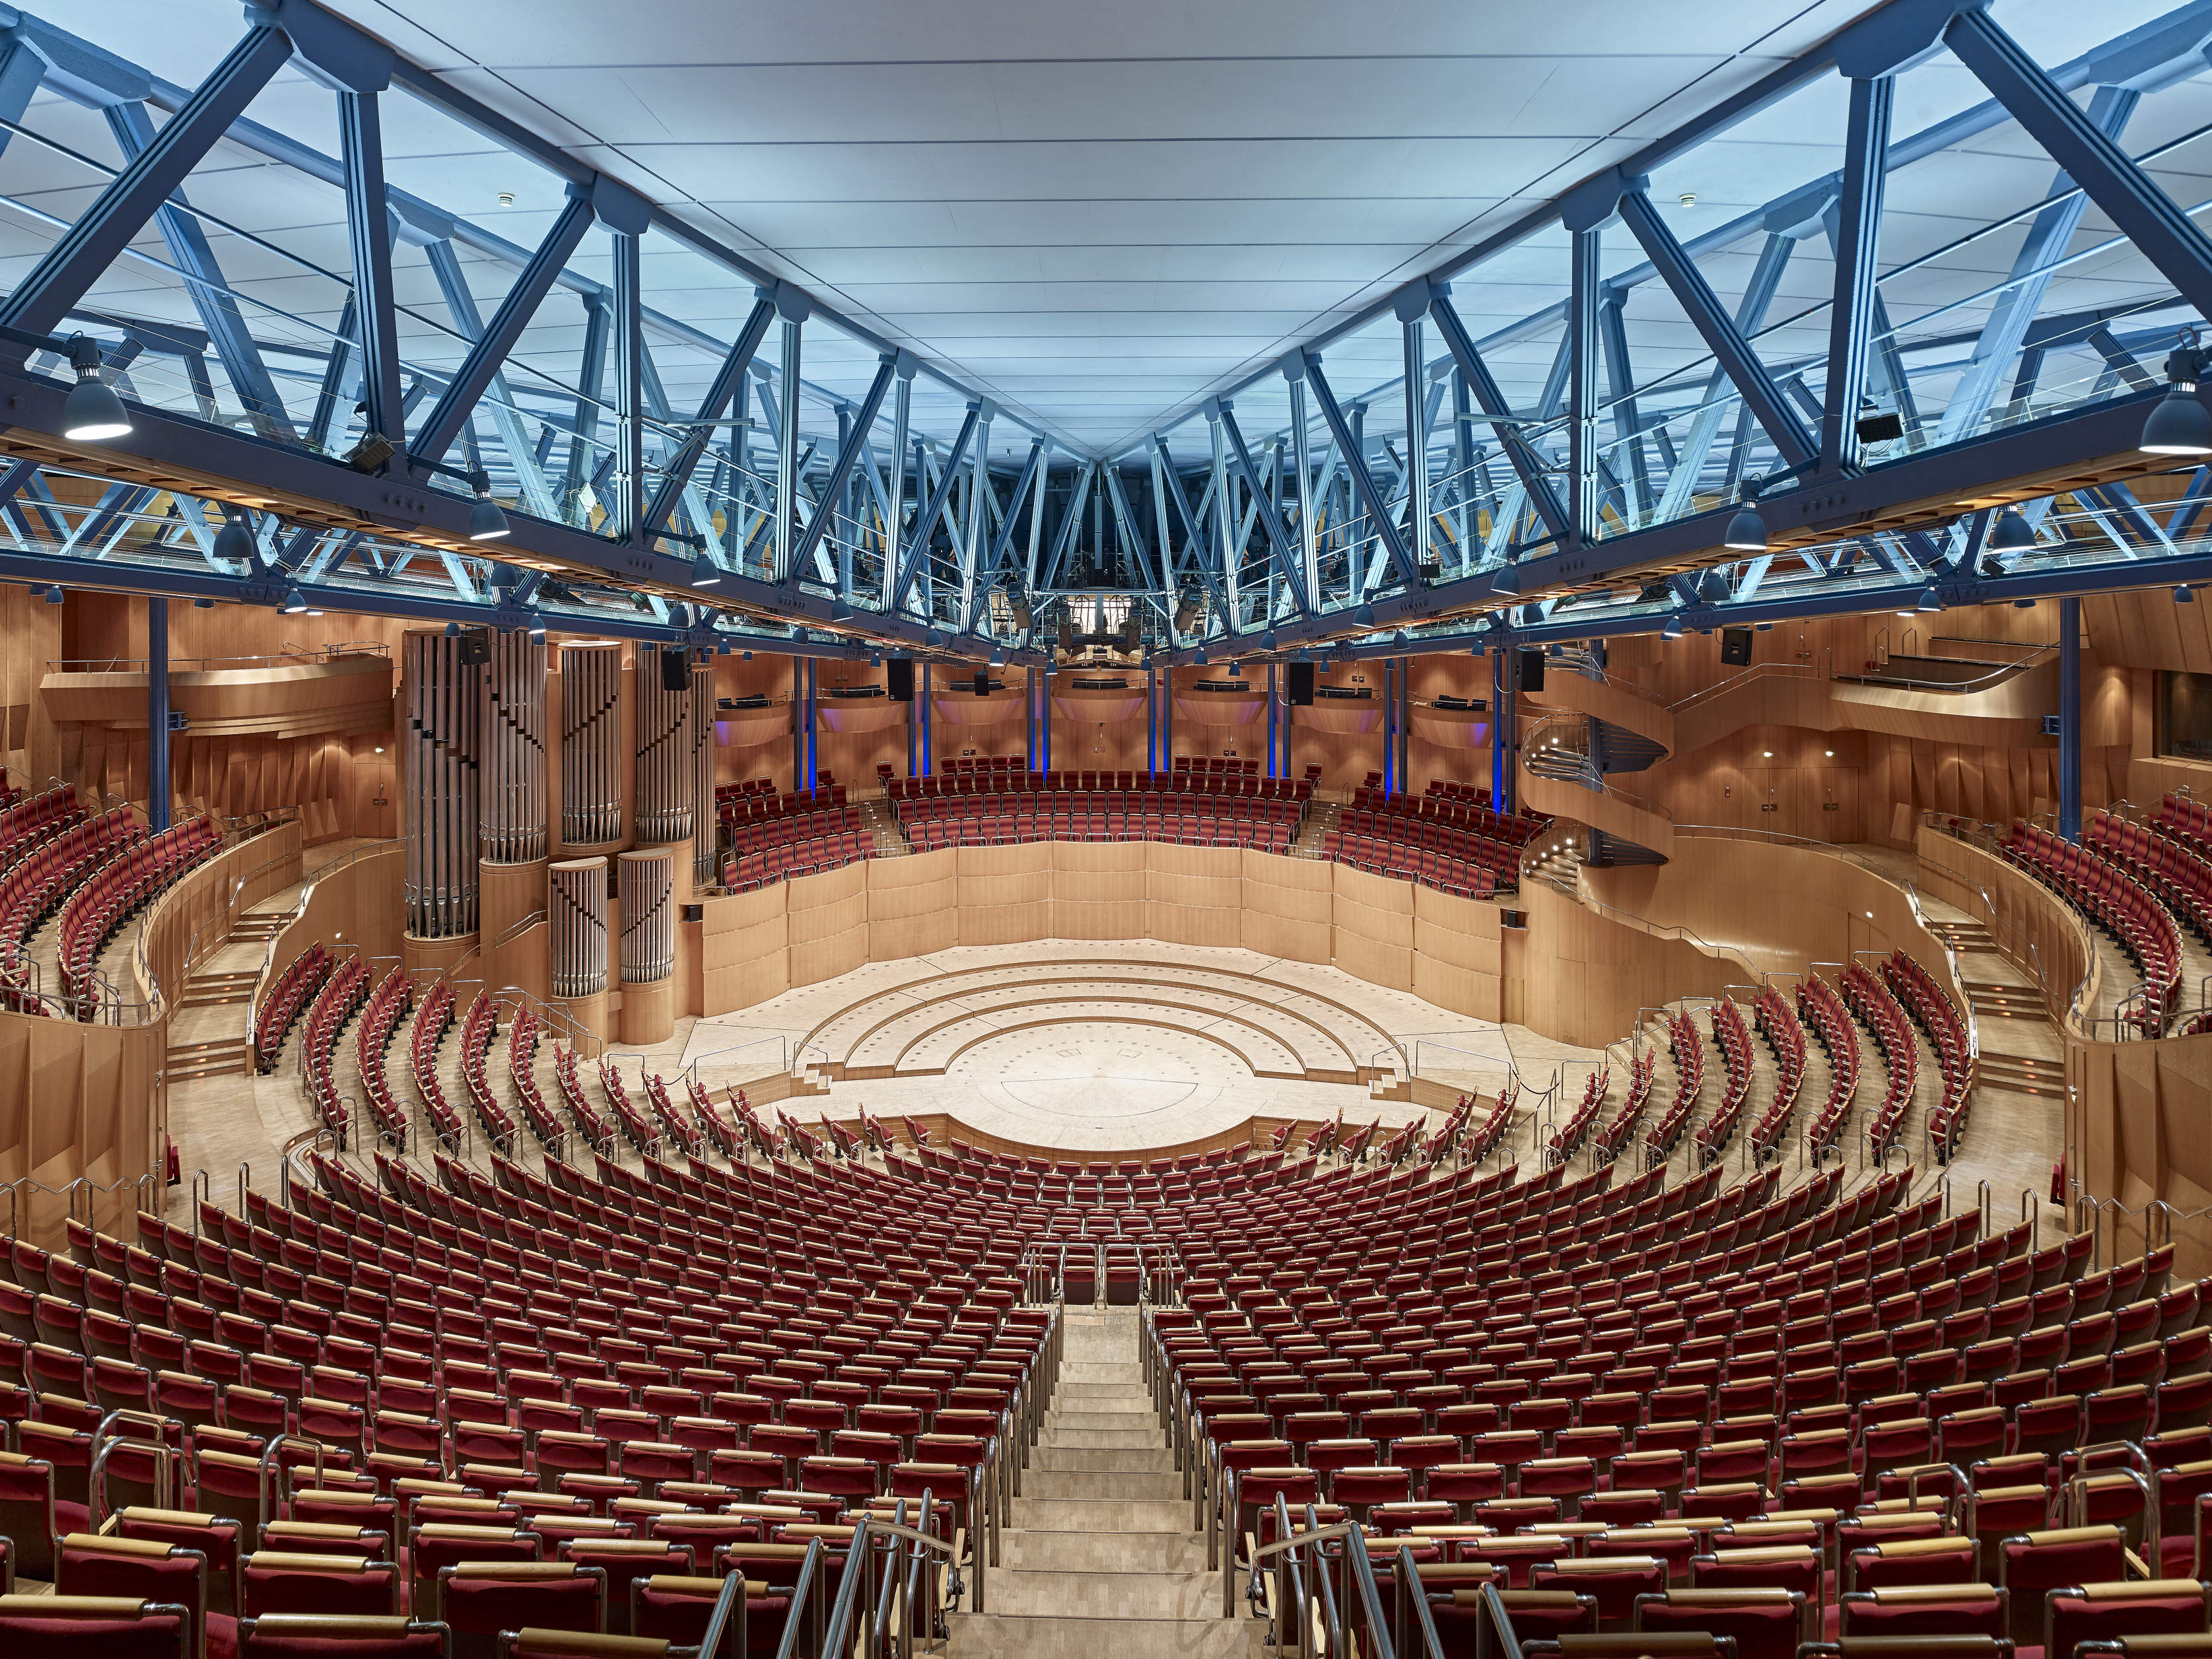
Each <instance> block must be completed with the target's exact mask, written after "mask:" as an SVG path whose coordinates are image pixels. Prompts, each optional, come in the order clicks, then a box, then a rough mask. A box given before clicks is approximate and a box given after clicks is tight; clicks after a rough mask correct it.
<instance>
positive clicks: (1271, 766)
mask: <svg viewBox="0 0 2212 1659" xmlns="http://www.w3.org/2000/svg"><path fill="white" fill-rule="evenodd" d="M1275 672H1276V670H1275V665H1274V664H1273V663H1269V664H1268V665H1267V775H1268V776H1269V777H1271V778H1272V777H1274V776H1276V775H1277V772H1276V766H1275V707H1276V705H1275Z"/></svg>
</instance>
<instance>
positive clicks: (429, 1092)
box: [407, 980, 461, 1149]
mask: <svg viewBox="0 0 2212 1659" xmlns="http://www.w3.org/2000/svg"><path fill="white" fill-rule="evenodd" d="M452 1024H453V987H452V986H451V985H449V984H447V982H446V981H444V980H439V981H436V982H435V983H434V984H433V985H432V986H431V987H430V988H429V989H428V990H427V991H425V992H424V993H423V994H422V1003H421V1005H420V1006H418V1007H417V1008H416V1011H415V1024H414V1027H413V1029H412V1030H410V1032H409V1034H408V1038H407V1069H408V1074H409V1075H410V1077H411V1078H413V1079H414V1081H415V1095H416V1099H418V1100H420V1101H421V1102H422V1111H423V1115H425V1116H427V1117H428V1119H429V1120H430V1133H432V1134H433V1135H435V1137H436V1138H437V1140H438V1144H439V1145H440V1146H445V1147H447V1148H448V1149H451V1148H454V1147H458V1146H459V1145H460V1144H461V1118H460V1114H459V1113H458V1112H456V1111H455V1110H454V1109H453V1103H452V1102H450V1101H448V1100H447V1098H446V1091H445V1087H444V1085H441V1083H440V1082H439V1081H438V1046H439V1044H441V1042H444V1041H445V1037H446V1031H447V1027H449V1026H451V1025H452Z"/></svg>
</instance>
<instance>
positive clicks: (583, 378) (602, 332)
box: [559, 297, 704, 520]
mask: <svg viewBox="0 0 2212 1659" xmlns="http://www.w3.org/2000/svg"><path fill="white" fill-rule="evenodd" d="M613 309H614V302H613V301H611V299H605V298H598V297H592V298H586V301H584V349H583V351H582V353H581V357H580V362H579V365H578V368H577V371H576V425H575V430H574V432H573V433H571V434H570V435H569V438H568V476H567V477H565V478H564V479H563V480H562V485H561V501H560V508H561V511H560V513H559V516H560V517H561V518H562V519H564V520H566V519H568V518H569V517H570V516H571V515H578V514H580V513H582V511H583V507H582V506H581V503H580V497H581V496H582V495H583V493H584V488H585V486H586V484H587V483H590V481H591V477H592V471H594V468H595V465H596V463H594V462H593V461H592V449H593V447H595V445H596V444H597V441H598V438H599V402H600V399H601V398H604V397H605V395H606V384H607V335H608V333H609V326H608V325H609V323H610V321H611V315H610V313H611V312H612V311H613ZM702 447H704V445H703V443H702ZM694 460H695V461H696V457H694ZM655 504H656V505H658V501H657V499H656V503H655Z"/></svg>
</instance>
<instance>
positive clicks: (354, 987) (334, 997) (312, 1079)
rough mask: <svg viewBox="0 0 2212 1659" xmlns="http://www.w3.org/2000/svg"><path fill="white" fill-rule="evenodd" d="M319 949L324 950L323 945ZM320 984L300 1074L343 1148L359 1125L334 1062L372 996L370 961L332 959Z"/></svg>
mask: <svg viewBox="0 0 2212 1659" xmlns="http://www.w3.org/2000/svg"><path fill="white" fill-rule="evenodd" d="M313 948H314V949H315V950H318V951H319V950H321V949H322V946H321V945H316V946H314V947H313ZM318 987H319V988H318V989H317V991H316V994H315V998H314V1001H313V1005H312V1006H310V1007H309V1008H308V1010H307V1025H306V1028H305V1029H304V1030H302V1031H301V1034H300V1075H301V1079H302V1080H303V1082H304V1083H305V1085H306V1087H307V1103H308V1105H309V1107H310V1108H311V1109H313V1112H314V1114H315V1121H317V1122H319V1123H320V1124H321V1125H322V1126H323V1127H325V1128H326V1129H328V1130H329V1131H331V1133H332V1134H334V1135H336V1136H337V1143H338V1146H339V1148H340V1149H341V1150H343V1148H344V1146H345V1145H346V1137H347V1133H348V1131H349V1130H350V1129H351V1128H352V1127H353V1111H352V1104H351V1103H350V1102H349V1101H348V1100H346V1099H345V1098H344V1097H342V1096H340V1095H339V1093H338V1089H337V1079H336V1078H335V1077H334V1075H333V1074H332V1071H331V1065H332V1061H333V1060H334V1059H335V1057H336V1055H337V1046H338V1038H339V1036H341V1035H342V1034H343V1031H344V1030H345V1028H346V1025H347V1024H348V1023H349V1021H351V1019H352V1018H353V1017H354V1015H355V1014H356V1013H357V1012H360V1010H361V1007H362V1004H363V1003H365V1002H367V1001H368V997H369V972H368V963H365V962H363V961H362V960H361V958H360V957H358V956H356V957H351V958H350V959H349V960H348V961H347V962H345V963H343V965H342V966H338V967H337V968H335V969H332V968H331V966H330V965H329V963H328V962H327V960H326V961H325V969H324V972H323V974H322V975H320V977H319V980H318Z"/></svg>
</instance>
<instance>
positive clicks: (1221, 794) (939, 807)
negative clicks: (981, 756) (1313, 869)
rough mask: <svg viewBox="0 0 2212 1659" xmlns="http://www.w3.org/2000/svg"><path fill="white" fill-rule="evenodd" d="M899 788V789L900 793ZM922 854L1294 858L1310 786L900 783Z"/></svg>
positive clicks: (1183, 778)
mask: <svg viewBox="0 0 2212 1659" xmlns="http://www.w3.org/2000/svg"><path fill="white" fill-rule="evenodd" d="M901 785H903V786H904V787H900V786H901ZM892 787H893V793H892V796H891V799H892V800H893V802H894V804H895V805H894V810H895V811H896V812H897V813H898V816H899V820H900V823H902V826H903V827H904V828H905V830H906V833H907V836H908V839H909V840H910V841H912V842H914V844H915V847H916V848H918V849H921V850H925V851H926V850H928V849H930V848H939V847H955V846H975V845H978V844H991V843H997V842H1020V841H1171V842H1185V843H1189V844H1195V845H1200V846H1209V847H1251V848H1258V849H1259V850H1260V851H1261V852H1273V853H1281V852H1285V851H1287V850H1288V849H1289V848H1290V844H1291V838H1292V837H1293V836H1295V835H1296V834H1297V826H1298V821H1299V818H1300V817H1301V815H1302V813H1303V811H1304V806H1303V805H1302V803H1304V801H1306V800H1308V799H1310V798H1311V796H1312V793H1313V786H1312V785H1311V784H1310V783H1306V782H1304V781H1299V782H1293V781H1291V780H1290V779H1287V778H1260V777H1254V776H1252V775H1249V774H1247V773H1245V772H1243V771H1241V770H1240V771H1238V772H1236V773H1230V772H1225V771H1223V772H1216V771H1212V770H1204V771H1201V770H1200V769H1197V768H1194V767H1178V768H1177V769H1176V771H1174V772H1013V771H999V770H992V771H987V772H965V773H956V774H952V775H948V776H945V777H942V778H908V779H903V780H894V781H893V786H892Z"/></svg>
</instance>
